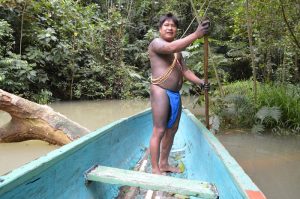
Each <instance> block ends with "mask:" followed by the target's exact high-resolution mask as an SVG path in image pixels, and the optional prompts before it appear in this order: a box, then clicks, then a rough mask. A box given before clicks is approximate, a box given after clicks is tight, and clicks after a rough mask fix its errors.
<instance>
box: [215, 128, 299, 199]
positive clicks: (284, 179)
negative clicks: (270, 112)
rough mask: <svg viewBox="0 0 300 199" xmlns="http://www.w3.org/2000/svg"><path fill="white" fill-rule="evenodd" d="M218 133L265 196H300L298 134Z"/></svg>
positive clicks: (287, 198)
mask: <svg viewBox="0 0 300 199" xmlns="http://www.w3.org/2000/svg"><path fill="white" fill-rule="evenodd" d="M217 137H218V139H219V140H220V141H221V142H222V143H223V145H224V146H225V147H226V149H227V150H228V151H229V152H230V154H231V155H232V156H233V157H234V158H235V159H236V160H237V161H238V163H239V164H240V165H241V166H242V168H243V169H244V170H245V171H246V173H247V174H248V175H249V176H250V178H251V179H252V180H253V181H254V182H255V183H256V185H257V186H258V187H259V188H260V189H261V190H262V191H263V192H264V194H265V195H266V196H267V198H270V199H282V198H285V199H296V198H300V136H296V137H295V136H273V135H263V136H262V135H254V134H251V133H247V132H237V131H236V132H231V133H226V134H221V135H218V136H217Z"/></svg>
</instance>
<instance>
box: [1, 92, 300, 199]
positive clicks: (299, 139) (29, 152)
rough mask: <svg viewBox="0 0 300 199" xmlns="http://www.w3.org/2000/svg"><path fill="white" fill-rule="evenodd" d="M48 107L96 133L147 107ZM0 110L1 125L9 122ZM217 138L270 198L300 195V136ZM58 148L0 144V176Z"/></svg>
mask: <svg viewBox="0 0 300 199" xmlns="http://www.w3.org/2000/svg"><path fill="white" fill-rule="evenodd" d="M183 105H184V106H185V107H187V108H188V109H190V110H191V111H192V112H193V113H194V114H196V115H203V108H200V107H199V106H194V98H190V97H185V98H184V99H183ZM50 106H51V107H52V108H53V109H54V110H55V111H57V112H60V113H62V114H64V115H66V116H67V117H68V118H70V119H72V120H74V121H76V122H78V123H79V124H81V125H82V126H85V127H87V128H89V129H90V130H95V129H97V128H99V127H101V126H104V125H106V124H109V123H110V122H112V121H115V120H117V119H120V118H124V117H128V116H130V115H132V114H135V113H137V112H140V111H142V110H144V109H145V108H148V107H149V106H150V104H149V101H148V100H107V101H106V100H104V101H84V102H58V103H52V104H50ZM9 119H10V117H9V115H8V114H6V113H4V112H1V111H0V126H1V125H3V124H5V123H6V122H7V121H9ZM217 137H218V139H219V140H220V141H221V142H222V144H223V145H224V146H225V147H226V148H227V149H228V151H229V152H230V153H231V155H232V156H233V157H234V158H235V159H236V160H237V161H238V162H239V164H240V165H241V166H242V167H243V169H244V170H245V171H246V173H247V174H248V175H249V176H250V177H251V179H252V180H253V181H254V182H255V183H256V184H257V186H258V187H259V188H260V189H261V190H262V191H263V192H264V193H265V195H266V196H267V198H269V199H279V198H280V199H282V198H284V199H295V198H299V196H300V189H299V187H300V186H299V184H300V136H284V137H282V136H273V135H254V134H251V133H247V132H245V131H237V130H236V131H231V132H223V133H220V134H218V135H217ZM56 148H58V146H54V145H49V144H48V143H45V142H42V141H36V140H31V141H25V142H20V143H8V144H6V143H0V175H3V174H5V173H7V172H9V171H10V170H12V169H14V168H17V167H20V166H21V165H23V164H25V163H27V162H29V161H31V160H34V159H36V158H38V157H40V156H43V155H45V154H46V153H48V152H49V151H52V150H54V149H56Z"/></svg>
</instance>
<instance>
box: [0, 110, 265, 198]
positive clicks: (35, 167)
mask: <svg viewBox="0 0 300 199" xmlns="http://www.w3.org/2000/svg"><path fill="white" fill-rule="evenodd" d="M151 133H152V115H151V111H150V110H149V109H148V110H146V111H144V112H142V113H140V114H137V115H135V116H132V117H130V118H125V119H122V120H119V121H117V122H114V123H112V124H110V125H107V126H105V127H103V128H100V129H98V130H96V131H95V132H92V133H90V134H88V135H86V136H83V137H82V138H79V139H78V140H75V141H73V142H72V143H70V144H67V145H65V146H63V147H61V148H59V149H57V150H55V151H52V152H50V153H48V154H47V155H46V156H43V157H41V158H39V159H37V160H34V161H32V162H30V163H28V164H26V165H24V166H22V167H20V168H18V169H16V170H14V171H12V172H11V173H9V174H7V175H5V176H1V177H0V198H1V199H14V198H15V199H17V198H18V199H20V198H38V199H42V198H45V199H46V198H47V199H48V198H49V199H50V198H51V199H52V198H56V199H60V198H72V199H76V198H78V199H81V198H85V199H86V198H101V199H111V198H114V197H116V196H117V195H118V190H119V187H118V186H116V185H110V184H104V183H96V182H92V183H86V180H85V178H84V173H85V171H87V170H88V169H89V168H90V167H92V166H93V165H96V164H100V165H103V166H109V167H116V168H121V169H132V168H133V167H134V166H135V164H136V163H137V162H138V160H139V159H140V158H141V157H142V156H143V153H144V152H145V150H146V148H147V147H148V145H149V140H150V136H151ZM172 151H181V152H184V156H183V157H181V159H180V161H182V162H183V164H184V166H185V172H184V177H186V178H188V179H196V180H201V181H207V182H211V183H214V184H215V185H216V186H217V189H218V192H219V195H220V198H222V199H227V198H228V199H233V198H252V199H254V198H264V195H263V194H262V193H261V192H260V190H259V189H258V188H257V186H256V185H255V184H254V183H253V182H252V181H251V179H250V178H249V177H248V176H247V175H246V174H245V172H244V171H243V170H242V168H241V167H240V166H239V165H238V163H237V162H236V161H235V160H234V159H233V158H232V157H231V156H230V154H229V153H228V152H227V151H226V149H225V148H224V147H223V146H222V145H221V144H220V142H219V141H218V140H217V139H216V138H215V137H214V135H213V134H211V133H210V132H209V131H208V130H207V129H206V128H205V127H204V126H203V125H202V124H201V123H200V122H199V121H198V120H197V119H196V118H195V117H194V116H193V115H192V114H191V113H190V112H189V111H188V110H186V109H185V110H184V111H183V114H182V117H181V122H180V125H179V130H178V132H177V134H176V137H175V141H174V146H173V148H172Z"/></svg>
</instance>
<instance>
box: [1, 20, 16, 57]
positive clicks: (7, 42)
mask: <svg viewBox="0 0 300 199" xmlns="http://www.w3.org/2000/svg"><path fill="white" fill-rule="evenodd" d="M12 33H13V30H12V28H11V27H10V25H9V23H7V21H5V20H2V19H0V58H2V57H4V56H5V55H7V53H8V52H9V51H10V50H12V46H13V44H14V42H13V36H12Z"/></svg>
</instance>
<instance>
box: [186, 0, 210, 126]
mask: <svg viewBox="0 0 300 199" xmlns="http://www.w3.org/2000/svg"><path fill="white" fill-rule="evenodd" d="M190 2H191V5H192V9H193V11H194V13H195V16H196V18H197V21H198V23H199V24H200V23H201V20H200V19H199V16H198V13H197V10H196V8H195V5H194V3H193V0H190ZM209 3H210V2H209ZM207 9H208V7H207ZM207 9H206V10H207ZM205 13H206V11H205ZM204 84H205V85H207V84H208V36H207V35H204ZM204 100H205V123H206V128H207V129H209V99H208V88H206V86H204Z"/></svg>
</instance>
